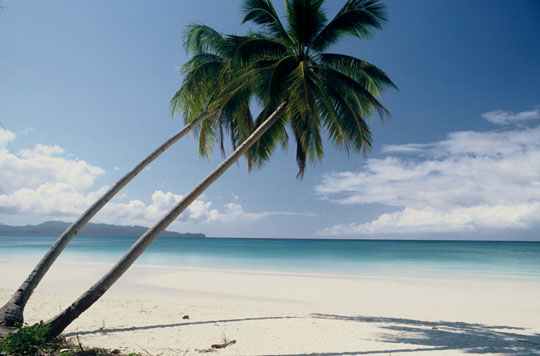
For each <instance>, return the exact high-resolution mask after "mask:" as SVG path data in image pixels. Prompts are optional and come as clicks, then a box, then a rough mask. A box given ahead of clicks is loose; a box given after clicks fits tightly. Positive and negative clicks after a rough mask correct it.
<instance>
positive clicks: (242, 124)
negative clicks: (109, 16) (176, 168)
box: [173, 0, 395, 177]
mask: <svg viewBox="0 0 540 356" xmlns="http://www.w3.org/2000/svg"><path fill="white" fill-rule="evenodd" d="M322 4H323V1H322V0H286V2H285V5H286V10H287V15H286V26H285V25H284V24H283V23H282V22H281V20H280V18H279V16H278V15H277V12H276V11H275V9H274V7H273V5H272V3H271V2H270V1H269V0H245V1H244V4H243V11H244V14H245V17H244V20H243V22H244V23H246V22H254V23H255V24H256V25H258V27H260V29H259V31H258V32H251V33H250V34H248V35H246V36H232V35H229V36H224V35H221V34H218V33H217V32H215V31H214V30H212V29H210V28H208V27H206V26H203V25H194V26H192V27H190V29H189V30H188V32H187V36H186V47H187V48H188V49H189V50H191V51H192V52H193V53H194V56H193V58H192V60H191V61H190V62H188V63H187V64H186V65H185V66H184V71H185V78H184V82H183V85H182V88H181V89H180V91H179V93H183V94H182V95H183V98H184V100H181V101H177V102H176V103H181V104H183V108H184V117H185V119H186V120H187V121H189V120H191V119H192V118H193V117H194V115H195V114H196V113H200V112H202V111H205V110H206V111H211V112H215V113H216V114H215V116H214V118H215V119H214V120H212V121H211V122H210V121H209V122H208V123H207V124H206V125H204V126H203V128H201V131H200V133H199V147H200V150H201V152H203V153H206V154H208V153H209V148H210V144H211V141H212V140H213V138H215V137H216V136H217V135H219V137H223V128H225V129H228V130H229V131H230V132H231V133H232V135H231V140H232V142H233V145H235V146H236V145H238V144H239V143H240V142H241V141H242V139H243V138H244V137H246V136H247V134H249V132H250V131H252V130H253V128H254V127H257V126H258V125H259V124H260V123H261V122H263V121H264V120H265V118H266V117H267V116H268V115H269V114H270V113H271V112H273V111H274V110H275V109H276V108H277V107H278V106H279V105H280V104H281V103H283V102H286V103H287V109H286V112H285V113H284V115H283V116H282V118H281V119H280V120H279V121H278V122H277V123H276V124H274V125H273V126H272V127H271V128H270V129H269V130H268V131H267V132H266V133H265V134H264V135H263V136H262V137H261V139H260V140H259V141H258V142H257V143H256V144H255V145H254V146H253V147H252V148H251V149H250V150H249V151H248V152H247V154H246V156H247V159H248V163H249V166H250V167H251V165H252V164H257V165H261V164H263V163H264V162H265V161H267V160H268V159H269V158H270V156H271V155H272V153H273V152H274V151H275V149H276V147H278V146H279V145H280V144H281V146H283V147H286V146H287V143H288V140H289V133H291V134H292V135H294V138H295V141H296V160H297V163H298V166H299V172H298V176H299V177H302V176H303V175H304V171H305V167H306V163H307V162H308V161H315V160H318V159H321V158H322V156H323V139H322V135H321V131H325V132H326V133H327V136H328V139H329V141H330V142H332V143H333V144H335V145H336V146H337V147H339V148H342V149H344V150H345V151H347V152H349V151H350V150H354V151H362V150H364V151H365V150H366V149H369V148H370V147H371V141H372V138H371V133H370V130H369V127H368V125H367V122H366V120H367V119H368V118H369V117H370V116H371V115H372V113H373V111H377V112H378V113H379V115H380V116H381V117H382V116H383V115H385V114H388V111H387V110H386V109H385V108H384V106H383V105H382V104H381V103H380V102H379V101H378V100H377V96H379V95H380V92H381V91H382V90H383V89H385V88H387V87H389V86H390V87H394V88H395V85H394V83H393V82H392V81H391V80H390V79H389V77H388V76H387V75H386V74H385V73H384V72H383V71H382V70H380V69H379V68H377V67H376V66H374V65H373V64H371V63H368V62H366V61H363V60H360V59H358V58H355V57H351V56H348V55H344V54H336V53H327V52H326V50H327V49H328V48H329V47H330V46H332V45H333V44H335V43H336V42H337V41H338V40H340V39H342V38H343V37H345V36H355V37H358V38H364V37H365V36H367V35H369V34H370V33H371V32H372V31H373V30H374V29H379V28H381V23H382V22H384V21H385V11H384V5H383V4H381V3H380V2H379V1H376V0H349V1H347V2H346V3H345V4H344V5H343V7H342V8H341V9H340V10H339V12H338V13H337V14H336V16H335V17H334V18H333V19H332V20H330V21H328V19H327V17H326V15H325V12H324V10H323V9H322ZM177 94H178V93H177ZM251 97H255V98H256V99H257V100H258V102H259V104H260V106H261V107H262V110H261V113H260V114H259V115H258V116H257V117H256V118H253V117H252V116H251V111H250V110H249V103H250V98H251ZM173 100H174V98H173ZM221 142H222V140H221ZM222 147H223V145H222Z"/></svg>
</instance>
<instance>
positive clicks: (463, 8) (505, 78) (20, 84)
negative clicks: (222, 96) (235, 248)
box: [0, 0, 540, 240]
mask: <svg viewBox="0 0 540 356" xmlns="http://www.w3.org/2000/svg"><path fill="white" fill-rule="evenodd" d="M274 3H275V6H276V8H277V9H278V11H279V12H280V13H281V14H283V2H282V1H274ZM343 3H344V2H343V1H327V4H326V8H327V9H328V14H329V16H333V15H334V14H335V13H336V11H337V10H338V8H339V7H340V6H341V5H342V4H343ZM385 3H386V4H387V5H388V13H389V16H388V17H389V22H388V23H387V24H386V25H385V26H384V28H383V31H380V32H377V33H375V34H374V36H373V37H372V38H370V39H368V40H362V41H360V40H355V39H347V40H345V41H343V42H341V43H340V44H339V45H337V46H336V47H335V48H334V49H333V50H334V51H339V52H344V53H347V54H350V55H354V56H357V57H359V58H362V59H365V60H368V61H370V62H372V63H374V64H376V65H377V66H379V67H380V68H382V69H384V70H385V71H386V72H387V73H388V74H389V75H390V77H391V78H392V79H393V80H394V81H395V82H396V84H397V85H398V87H399V90H398V91H389V92H387V93H385V94H384V95H383V97H382V101H383V103H384V104H385V106H386V107H387V108H388V109H389V110H390V111H391V113H392V118H391V119H389V120H385V121H384V122H380V120H378V119H377V118H373V121H372V123H371V128H372V131H373V135H374V146H373V150H372V151H371V152H370V153H369V155H368V159H364V158H363V157H362V156H361V155H351V156H350V157H347V156H346V154H345V153H343V152H340V151H337V150H335V149H333V148H332V147H331V145H329V144H327V145H326V150H325V157H324V160H323V161H322V162H320V163H316V164H314V165H311V166H309V167H308V169H307V172H306V176H305V178H304V180H303V181H299V180H297V179H296V178H295V176H296V163H295V158H294V153H295V152H294V151H295V150H294V145H291V146H290V150H289V152H279V153H277V154H276V155H275V156H274V157H273V160H272V161H271V162H270V163H269V164H267V165H266V166H264V167H263V168H261V169H259V170H256V171H254V172H252V173H248V172H247V169H246V167H245V164H244V163H240V164H239V165H238V166H234V167H232V168H231V169H230V170H229V172H227V173H226V174H225V175H224V176H223V177H222V178H221V179H220V180H219V181H218V182H216V183H215V184H214V186H213V187H211V188H210V189H209V190H208V191H207V192H206V193H205V194H204V195H203V196H202V197H201V198H200V199H199V200H198V201H197V202H196V203H195V204H194V205H193V206H192V207H191V208H190V209H189V210H188V211H186V212H185V213H184V214H182V216H181V217H180V218H179V220H178V221H177V222H175V223H174V224H173V225H172V226H171V229H173V230H177V231H193V232H203V233H206V234H207V235H208V236H241V237H284V238H287V237H299V238H308V237H321V238H420V239H432V238H433V239H447V238H459V239H535V240H539V239H540V233H539V232H538V231H540V229H539V228H540V143H539V142H540V127H539V125H540V64H539V63H540V41H538V34H540V3H539V2H538V1H534V0H531V1H526V0H517V1H498V0H485V1H482V0H475V1H465V0H462V1H431V0H422V1H421V0H417V1H386V2H385ZM0 5H1V6H3V7H4V9H3V10H0V123H1V124H2V126H3V128H0V223H4V224H13V225H22V224H34V223H39V222H41V221H44V220H52V219H54V220H64V221H71V220H73V219H74V218H76V217H77V216H78V214H79V213H80V212H82V211H83V210H84V209H85V208H86V207H87V206H88V205H89V204H91V203H92V202H93V200H94V199H96V198H97V197H98V196H99V195H100V194H101V193H102V192H103V191H104V189H106V188H107V187H108V186H110V185H111V184H113V183H114V182H115V181H116V180H117V179H118V178H119V177H121V176H122V175H123V174H124V173H125V172H127V171H128V170H129V169H131V168H132V167H133V166H134V165H135V164H136V163H137V162H138V161H139V160H140V159H142V158H143V157H144V156H146V155H147V154H148V153H149V152H150V151H152V150H153V149H154V148H155V147H157V146H158V145H159V144H160V143H161V142H162V141H164V140H165V139H166V138H168V137H169V136H171V135H172V134H173V133H174V132H176V131H177V130H179V129H180V128H181V127H182V126H183V123H182V121H181V119H180V118H171V115H170V110H169V107H168V102H169V100H170V98H171V96H172V95H173V93H174V92H175V91H176V90H177V89H178V87H179V84H180V77H179V74H178V72H177V69H176V68H177V67H178V66H180V65H182V64H183V63H184V62H185V61H186V60H187V55H186V53H185V51H184V49H183V48H182V46H181V36H182V32H183V30H184V28H185V27H186V26H187V25H188V24H190V23H193V22H202V23H204V24H207V25H210V26H212V27H214V28H216V29H217V30H219V31H221V32H225V33H236V34H242V33H244V32H245V31H246V30H247V29H249V25H241V24H240V20H241V14H240V5H241V1H222V0H201V1H197V2H195V1H160V2H148V1H138V0H134V1H130V2H126V1H80V0H76V1H73V0H63V1H60V0H55V1H50V2H46V3H45V2H43V1H38V0H23V1H21V0H17V1H14V0H0ZM220 161H221V156H220V154H219V152H217V151H216V153H215V154H214V156H213V157H212V158H211V159H210V160H207V159H200V158H199V157H198V155H197V148H196V142H195V141H194V139H193V137H189V138H186V139H184V140H182V141H181V142H179V143H178V144H177V145H176V146H175V147H174V148H172V149H171V150H169V151H168V152H167V153H165V154H164V155H163V156H162V157H161V158H159V159H158V160H157V161H156V162H154V163H153V164H152V165H151V167H150V168H149V169H147V170H146V171H145V172H143V173H142V174H141V175H140V176H139V177H137V178H136V179H135V180H134V181H132V182H131V183H130V185H129V186H128V187H127V188H126V189H125V190H124V191H123V192H122V193H121V194H120V195H119V196H118V197H117V198H115V199H114V200H113V201H112V202H111V204H110V206H108V207H107V208H106V209H105V210H104V211H103V212H102V213H100V214H98V215H97V216H96V217H95V219H94V221H95V222H107V223H115V224H125V225H128V224H139V225H151V224H152V223H153V222H155V221H157V219H158V218H159V217H160V216H161V215H162V214H163V213H164V212H165V211H166V210H167V209H168V208H169V207H170V206H171V205H172V204H173V203H174V201H176V200H177V199H179V197H180V196H181V195H182V194H185V193H186V192H188V191H189V190H190V189H191V188H192V187H193V186H194V185H195V184H197V183H198V181H199V180H201V179H202V178H203V177H205V176H206V175H207V174H208V173H209V172H210V171H211V170H212V169H213V168H214V167H215V166H216V165H217V164H219V162H220Z"/></svg>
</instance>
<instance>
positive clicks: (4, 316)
mask: <svg viewBox="0 0 540 356" xmlns="http://www.w3.org/2000/svg"><path fill="white" fill-rule="evenodd" d="M211 115H212V114H209V113H204V114H202V115H201V116H199V117H198V118H197V119H195V120H194V121H192V122H191V123H189V124H188V125H186V126H185V127H184V128H183V129H182V130H181V131H179V132H178V133H177V134H175V135H174V136H173V137H171V138H170V139H169V140H167V141H166V142H165V143H163V144H162V145H161V146H159V147H158V148H157V149H156V150H155V151H154V152H152V153H151V154H150V155H149V156H148V157H146V158H145V159H144V160H143V161H142V162H141V163H139V164H138V165H137V166H136V167H135V168H133V169H132V170H131V171H130V172H129V173H127V174H126V175H125V176H124V177H122V179H120V180H119V181H118V182H117V183H116V184H115V185H114V186H113V187H112V188H111V189H109V191H107V192H106V193H105V194H104V195H103V196H102V197H101V198H100V199H99V200H97V201H96V202H95V203H94V204H93V205H92V206H91V207H90V208H88V210H86V211H85V212H84V213H83V214H82V215H81V216H80V217H79V218H78V219H77V220H76V221H75V222H74V223H73V224H71V226H69V227H68V228H67V230H66V231H64V232H63V233H62V235H60V237H59V238H58V239H57V240H56V242H55V243H54V244H53V245H52V246H51V248H50V249H49V251H47V253H46V254H45V256H43V258H42V259H41V261H39V263H38V264H37V265H36V267H35V268H34V270H33V271H32V272H31V273H30V274H29V275H28V277H27V278H26V280H25V281H24V282H23V283H22V284H21V286H20V287H19V289H17V291H15V293H14V294H13V296H12V297H11V299H10V300H9V301H8V302H7V303H6V304H5V305H4V306H3V307H2V308H1V309H0V325H3V326H16V325H20V324H22V322H23V320H24V318H23V312H24V307H25V306H26V302H27V301H28V299H29V298H30V296H31V295H32V293H33V292H34V289H35V288H36V287H37V285H38V284H39V282H40V281H41V279H42V278H43V276H44V275H45V273H47V271H48V270H49V268H50V267H51V265H52V264H53V263H54V261H55V260H56V258H57V257H58V256H59V255H60V253H61V252H62V251H63V250H64V248H65V247H66V246H67V244H68V243H69V242H70V241H71V240H72V239H73V237H75V235H76V234H77V233H78V232H79V230H81V228H83V227H84V225H86V223H88V221H90V219H92V217H94V215H96V214H97V212H98V211H99V210H100V209H101V208H103V206H105V204H107V203H108V202H109V201H110V200H111V199H112V198H113V197H114V196H115V195H116V193H118V192H119V191H120V190H121V189H122V188H123V187H124V186H125V185H126V184H128V183H129V181H131V180H132V179H133V178H134V177H135V176H136V175H137V174H139V173H140V172H141V171H142V170H143V169H144V168H145V167H146V166H148V165H149V164H150V163H151V162H152V161H154V160H155V159H156V158H157V157H159V156H160V155H161V154H162V153H163V152H165V150H167V149H168V148H169V147H170V146H172V145H173V144H174V143H176V142H177V141H178V140H180V139H181V138H182V137H183V136H185V135H186V134H187V133H189V132H190V131H191V130H192V129H193V128H194V127H196V126H197V125H199V124H200V123H201V122H203V121H204V120H206V119H208V118H209V117H210V116H211Z"/></svg>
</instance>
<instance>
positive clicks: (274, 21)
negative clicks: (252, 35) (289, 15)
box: [242, 0, 291, 44]
mask: <svg viewBox="0 0 540 356" xmlns="http://www.w3.org/2000/svg"><path fill="white" fill-rule="evenodd" d="M242 12H243V13H244V14H245V15H244V19H243V20H242V23H246V22H248V21H253V22H255V23H256V24H258V25H261V26H262V27H263V28H264V29H265V30H266V31H268V32H270V34H272V35H273V36H274V37H278V38H280V39H282V40H283V41H286V42H287V43H289V44H290V43H291V39H290V38H289V35H288V33H287V31H285V27H283V25H282V23H281V21H280V19H279V16H278V15H277V13H276V10H275V9H274V5H272V2H271V1H269V0H244V3H243V5H242Z"/></svg>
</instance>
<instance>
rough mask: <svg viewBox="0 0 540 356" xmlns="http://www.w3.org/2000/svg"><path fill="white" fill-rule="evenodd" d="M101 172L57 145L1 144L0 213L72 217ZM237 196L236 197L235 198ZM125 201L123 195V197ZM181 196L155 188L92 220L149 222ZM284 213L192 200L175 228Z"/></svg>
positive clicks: (94, 193) (91, 196) (90, 196)
mask: <svg viewBox="0 0 540 356" xmlns="http://www.w3.org/2000/svg"><path fill="white" fill-rule="evenodd" d="M4 137H7V138H6V139H4V141H3V142H8V139H9V140H10V141H11V140H13V138H14V137H15V135H14V134H10V135H9V136H8V135H5V136H4ZM104 174H105V171H104V170H103V169H102V168H100V167H98V166H94V165H91V164H89V163H87V162H86V161H83V160H80V159H76V158H72V157H70V156H69V155H67V154H66V153H65V152H64V150H63V149H62V148H61V147H60V146H57V145H53V146H47V145H42V144H37V145H36V146H35V147H34V148H33V149H23V150H21V151H20V152H19V153H17V154H13V153H11V152H9V151H8V149H6V148H0V214H4V215H9V214H13V215H19V216H20V215H31V216H41V217H43V220H45V219H50V218H56V217H60V218H65V219H74V218H76V217H77V216H79V215H80V214H81V213H82V212H83V211H84V210H86V209H87V208H88V207H89V206H90V205H91V204H92V203H93V202H94V201H95V200H97V199H98V198H99V197H100V196H101V195H102V194H103V193H105V191H106V190H107V189H108V187H106V186H104V187H96V186H95V181H96V179H97V178H98V177H99V176H102V175H104ZM233 198H234V199H236V200H240V197H238V196H233ZM124 199H125V197H124ZM180 199H182V196H181V195H177V194H174V193H171V192H163V191H161V190H157V191H155V192H154V193H153V194H152V197H151V201H150V202H149V203H145V202H143V201H142V200H130V201H127V202H121V200H122V199H119V200H120V202H119V201H118V200H114V201H112V202H110V203H109V204H108V205H107V206H106V207H105V208H104V209H103V210H102V212H100V213H99V214H98V215H97V216H96V218H95V219H94V221H96V222H105V223H112V224H121V225H131V224H137V225H147V226H148V225H153V224H154V223H155V222H157V221H158V220H159V219H160V218H161V217H162V216H163V215H164V214H165V213H166V212H167V211H168V210H169V209H171V208H172V207H173V206H174V204H176V203H177V202H178V201H179V200H180ZM290 214H293V213H288V212H284V213H282V212H262V213H254V212H248V211H246V210H245V208H244V206H243V205H241V204H239V203H238V202H236V203H228V204H225V205H224V206H223V207H222V208H221V209H218V208H215V207H214V206H213V204H212V202H209V201H205V200H203V199H197V200H195V201H194V202H193V203H192V204H191V205H190V206H189V207H188V208H187V209H186V211H185V212H183V213H182V214H181V215H180V217H179V218H178V219H177V220H176V221H175V223H174V225H173V227H175V228H181V226H183V225H190V224H211V223H226V224H231V223H241V222H252V221H258V220H261V219H264V218H266V217H268V216H272V215H290Z"/></svg>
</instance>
